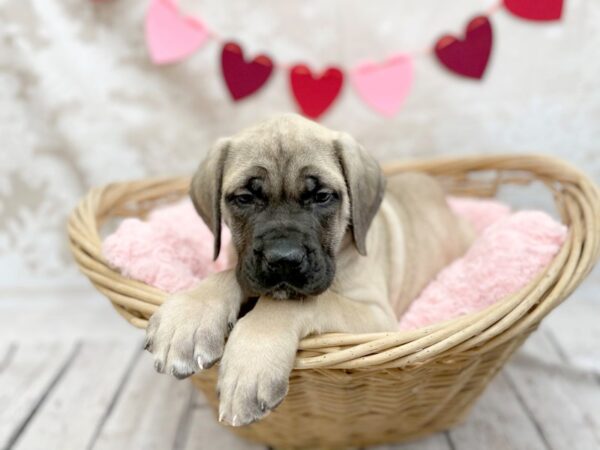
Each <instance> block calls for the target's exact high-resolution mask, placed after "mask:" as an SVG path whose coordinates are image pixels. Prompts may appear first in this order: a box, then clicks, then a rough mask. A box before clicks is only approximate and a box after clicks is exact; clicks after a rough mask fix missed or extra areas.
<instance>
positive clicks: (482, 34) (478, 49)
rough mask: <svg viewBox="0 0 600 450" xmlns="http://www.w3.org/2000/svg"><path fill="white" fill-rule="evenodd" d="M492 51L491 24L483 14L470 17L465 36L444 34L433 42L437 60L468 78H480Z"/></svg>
mask: <svg viewBox="0 0 600 450" xmlns="http://www.w3.org/2000/svg"><path fill="white" fill-rule="evenodd" d="M491 51H492V24H491V23H490V21H489V20H488V18H487V17H485V16H479V17H475V18H474V19H472V20H471V21H470V22H469V24H468V25H467V29H466V33H465V38H464V40H460V39H458V38H456V37H454V36H451V35H446V36H443V37H442V38H440V39H439V40H438V41H437V43H436V44H435V54H436V56H437V58H438V60H439V61H440V62H441V63H442V64H443V65H444V66H446V67H447V68H448V69H450V70H451V71H452V72H454V73H457V74H458V75H462V76H465V77H469V78H477V79H479V78H481V77H483V73H484V72H485V68H486V66H487V63H488V60H489V57H490V53H491Z"/></svg>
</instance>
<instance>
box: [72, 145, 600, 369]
mask: <svg viewBox="0 0 600 450" xmlns="http://www.w3.org/2000/svg"><path fill="white" fill-rule="evenodd" d="M382 166H383V169H384V172H385V173H386V174H388V175H391V174H394V173H398V172H402V171H424V172H427V173H429V174H431V175H434V176H450V177H458V178H461V177H463V176H465V174H469V173H472V172H481V171H495V172H496V174H497V176H496V179H495V181H494V182H493V183H492V188H493V191H495V190H496V189H497V188H498V187H499V186H500V185H503V184H508V183H513V184H528V183H530V182H532V181H534V180H538V181H541V182H542V183H543V184H544V185H545V186H546V188H548V189H549V190H550V191H551V192H552V194H553V196H554V199H555V205H556V207H557V209H558V211H559V213H560V214H561V218H562V221H563V223H565V224H566V225H567V226H568V229H569V231H568V235H567V239H566V241H565V243H564V244H563V246H562V247H561V249H560V251H559V252H558V254H557V255H556V256H555V257H554V258H553V260H552V262H551V263H550V265H549V266H548V267H546V268H545V269H544V270H543V271H542V272H541V273H540V274H539V275H538V276H537V277H536V278H535V279H534V280H533V281H532V282H530V283H529V284H528V285H527V286H525V287H524V288H522V289H521V290H519V291H518V292H514V293H512V294H510V295H508V296H506V297H505V298H503V299H500V300H498V301H496V302H495V303H494V304H493V305H491V306H489V307H487V308H485V309H483V310H481V311H478V312H475V313H471V314H468V315H464V316H461V317H458V318H454V319H451V320H448V321H445V322H440V323H436V324H433V325H429V326H425V327H421V328H418V329H416V330H409V331H391V332H379V333H361V334H358V333H357V334H351V333H327V334H323V335H318V336H311V337H307V338H305V339H303V340H302V341H301V342H300V345H299V353H298V355H297V358H296V363H295V368H296V369H317V368H327V369H386V368H394V367H410V366H413V365H418V364H422V363H424V362H426V361H429V360H431V359H432V358H435V357H437V356H438V355H441V354H444V355H446V356H448V357H450V355H451V354H458V353H461V352H466V351H485V350H487V349H489V348H493V347H496V346H498V345H501V344H503V343H505V342H506V341H507V340H511V339H514V338H516V337H518V336H519V335H521V334H523V333H528V332H530V331H531V329H533V328H535V327H537V325H538V324H539V322H540V321H541V319H542V318H543V317H544V316H545V315H547V314H548V313H549V312H550V311H551V310H552V309H553V308H554V307H556V306H557V305H558V304H560V303H561V302H562V301H563V300H564V299H565V298H566V297H567V296H568V295H569V294H570V293H571V292H572V290H573V289H574V288H575V287H576V286H577V285H578V284H579V282H580V281H581V280H582V279H583V278H584V277H585V275H587V273H588V272H589V271H590V270H591V269H592V267H593V265H594V263H595V262H596V260H597V259H598V256H599V254H600V191H599V190H598V188H597V186H596V185H595V183H594V182H593V181H592V180H591V179H590V178H589V177H587V176H586V175H585V174H584V173H583V172H581V171H580V170H579V169H577V168H575V167H573V166H571V165H570V164H568V163H566V162H563V161H561V160H559V159H557V158H554V157H549V156H546V155H540V154H520V155H516V154H502V155H485V156H478V155H472V156H456V157H437V158H430V159H411V160H403V161H399V162H393V163H387V164H383V165H382ZM507 174H508V175H509V176H506V175H507ZM189 180H190V178H189V177H181V176H180V177H159V178H150V179H144V180H134V181H124V182H115V183H110V184H108V185H106V186H103V187H100V188H93V189H91V190H90V191H89V192H88V194H87V195H86V196H85V197H84V198H83V199H82V200H81V201H80V203H79V204H78V205H77V207H76V208H75V209H74V211H73V212H72V213H71V215H70V217H69V220H68V226H67V229H68V236H69V246H70V249H71V251H72V253H73V256H74V258H75V261H76V262H77V264H78V266H79V268H80V270H81V271H82V272H83V273H84V274H85V275H86V276H87V277H88V278H89V279H90V281H91V282H92V284H93V285H94V286H95V287H96V288H97V289H98V290H99V291H100V292H101V293H103V294H104V295H105V296H107V297H108V298H109V300H110V301H111V303H112V304H113V306H114V307H115V309H116V310H117V312H119V313H120V314H121V315H122V316H123V317H124V318H125V319H126V320H128V321H129V322H130V323H131V324H132V325H134V326H136V327H138V328H145V325H146V323H147V319H148V318H149V317H150V315H152V313H153V312H154V311H155V310H156V309H157V308H158V306H159V305H160V304H161V303H162V302H163V301H164V299H165V298H166V297H167V294H166V293H164V292H161V291H160V290H158V289H157V288H154V287H152V286H149V285H147V284H145V283H143V282H140V281H136V280H132V279H129V278H126V277H124V276H123V275H121V274H120V273H119V272H118V271H116V270H114V269H112V268H111V267H110V266H109V265H108V263H107V262H106V260H105V259H104V257H103V255H102V249H101V247H102V241H101V238H100V227H101V226H102V224H103V222H104V221H105V220H106V219H107V218H110V217H125V216H126V215H127V212H128V210H127V209H126V204H127V203H134V204H136V205H138V206H140V205H142V204H144V202H148V203H149V204H151V203H152V202H153V201H156V200H158V199H164V198H165V197H167V196H168V197H173V198H175V197H177V196H179V197H181V196H183V195H185V194H186V193H187V189H188V185H189ZM465 184H466V185H468V180H465ZM492 193H493V192H492ZM143 209H144V208H143V207H142V210H143ZM146 209H147V208H146Z"/></svg>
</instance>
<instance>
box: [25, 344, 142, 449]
mask: <svg viewBox="0 0 600 450" xmlns="http://www.w3.org/2000/svg"><path fill="white" fill-rule="evenodd" d="M140 347H141V341H138V340H135V341H125V342H123V341H116V342H98V343H97V342H93V343H92V342H84V343H83V344H82V345H81V348H80V350H79V352H78V353H77V355H76V357H75V359H74V360H73V362H72V364H71V365H70V366H69V368H68V370H67V371H66V372H65V374H64V375H63V376H62V377H61V379H60V380H59V382H58V383H57V385H56V386H55V388H54V389H53V391H52V392H50V394H49V395H48V398H47V399H46V400H45V401H44V402H43V403H42V405H41V406H40V408H39V409H38V411H37V413H36V415H35V416H34V417H33V418H32V420H31V422H30V423H29V425H28V426H27V428H26V429H25V430H24V432H23V434H22V435H21V436H20V437H19V439H18V440H17V442H16V445H15V449H22V450H29V449H37V448H43V449H44V450H64V449H83V448H87V447H88V445H89V444H90V443H91V440H92V439H93V437H94V435H95V434H96V428H97V426H98V424H99V423H101V421H102V420H103V417H104V415H105V414H106V412H107V410H108V409H109V408H110V406H111V404H112V402H113V401H114V396H115V394H116V393H117V392H118V389H119V387H120V386H121V385H122V383H123V382H124V377H125V376H126V375H127V374H128V373H129V371H130V370H131V367H132V363H133V362H134V360H135V359H134V358H136V357H137V356H138V355H139V353H140V351H141V350H140Z"/></svg>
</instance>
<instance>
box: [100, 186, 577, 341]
mask: <svg viewBox="0 0 600 450" xmlns="http://www.w3.org/2000/svg"><path fill="white" fill-rule="evenodd" d="M448 201H449V203H450V206H451V207H452V209H453V210H454V211H455V212H456V213H457V214H460V215H462V216H463V217H465V218H466V219H467V220H469V221H470V222H471V223H472V224H473V226H474V227H475V229H476V231H477V233H478V237H477V239H476V240H475V242H474V243H473V245H472V246H471V248H470V249H469V250H468V252H467V253H466V254H465V255H464V256H463V257H462V258H460V259H458V260H456V261H454V262H453V263H452V264H451V265H450V266H448V267H446V268H445V269H444V270H442V271H441V272H440V273H439V274H438V276H437V277H436V279H435V280H433V281H431V283H429V285H428V286H427V287H426V288H425V289H424V290H423V292H421V294H420V295H419V297H418V298H417V299H415V300H414V301H413V302H412V304H411V306H410V307H409V309H408V311H407V312H406V313H405V314H404V315H403V316H402V317H401V318H400V322H399V327H400V329H403V330H408V329H414V328H418V327H421V326H425V325H429V324H432V323H436V322H440V321H443V320H448V319H452V318H455V317H458V316H460V315H463V314H468V313H471V312H475V311H479V310H481V309H483V308H485V307H487V306H489V305H491V304H493V303H494V302H496V301H498V300H499V299H501V298H503V297H504V296H506V295H508V294H510V293H512V292H515V291H516V290H518V289H520V288H522V287H523V286H525V285H526V284H527V283H528V282H529V281H530V280H532V279H533V278H534V277H535V276H536V275H537V274H538V273H539V272H540V271H541V270H542V269H543V268H544V267H546V266H547V265H548V264H549V262H550V261H551V259H552V257H553V256H554V255H555V254H556V253H557V252H558V250H559V248H560V246H561V245H562V243H563V242H564V240H565V237H566V233H567V229H566V227H565V226H564V225H562V224H560V223H558V222H557V221H555V220H554V219H552V218H551V217H550V216H549V215H547V214H546V213H543V212H540V211H519V212H514V213H513V212H511V211H510V208H509V207H508V206H506V205H504V204H502V203H500V202H497V201H493V200H476V199H468V198H449V200H448ZM230 241H231V236H230V235H229V231H228V230H226V229H225V230H224V232H223V237H222V242H223V245H229V244H230ZM212 245H213V238H212V234H211V232H210V231H209V230H208V228H207V227H206V226H205V225H204V222H202V220H201V219H200V218H199V217H198V215H197V214H196V212H195V211H194V208H193V206H192V204H191V202H190V201H189V200H183V201H181V202H179V203H176V204H173V205H170V206H166V207H162V208H158V209H156V210H154V211H153V212H152V213H150V215H149V217H148V219H147V220H146V221H141V220H139V219H125V220H124V221H123V222H121V224H120V225H119V227H118V229H117V230H116V231H115V232H114V233H113V234H111V235H110V236H108V237H107V238H106V239H105V240H104V243H103V247H102V250H103V253H104V256H105V257H106V259H107V261H108V262H109V264H110V265H111V266H113V267H115V268H116V269H118V270H120V271H121V273H122V274H123V275H124V276H127V277H130V278H134V279H136V280H139V281H143V282H144V283H147V284H150V285H152V286H155V287H157V288H158V289H161V290H163V291H166V292H170V293H173V292H177V291H182V290H186V289H190V288H192V287H193V286H195V285H196V284H197V283H198V282H199V281H200V280H202V279H203V278H204V277H206V276H207V275H209V274H210V273H213V272H217V271H219V270H223V269H225V268H227V267H229V265H230V264H229V261H228V260H227V252H221V256H219V258H218V259H217V261H214V262H213V261H212V260H211V259H212V258H211V255H212Z"/></svg>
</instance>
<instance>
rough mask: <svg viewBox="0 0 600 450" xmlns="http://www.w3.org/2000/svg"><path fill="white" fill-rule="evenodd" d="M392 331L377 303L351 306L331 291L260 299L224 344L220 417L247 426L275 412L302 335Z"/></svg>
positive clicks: (392, 324)
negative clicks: (305, 296) (295, 296)
mask: <svg viewBox="0 0 600 450" xmlns="http://www.w3.org/2000/svg"><path fill="white" fill-rule="evenodd" d="M396 328H397V322H396V319H395V318H394V317H392V316H391V315H390V314H389V312H387V311H384V310H383V308H382V307H381V306H380V305H378V304H377V303H376V302H373V303H362V302H356V301H352V300H348V299H346V298H344V297H341V296H340V295H338V294H335V293H334V292H331V291H327V292H325V293H323V294H322V295H320V296H317V297H312V298H308V299H305V300H303V301H298V300H273V299H271V298H267V297H261V298H260V299H259V300H258V303H257V304H256V306H255V307H254V309H253V310H252V311H251V312H250V313H248V314H247V315H246V316H244V317H243V318H242V319H241V320H240V321H239V322H238V323H237V325H236V326H235V328H234V329H233V332H232V333H231V336H230V337H229V340H228V341H227V345H226V347H225V352H224V354H223V358H222V359H221V365H220V371H219V383H218V385H219V386H218V388H219V393H220V407H219V419H220V420H225V421H226V422H228V423H230V424H232V425H234V426H241V425H247V424H249V423H252V422H254V421H256V420H258V419H260V418H262V417H263V416H265V415H266V414H267V413H268V412H269V411H271V410H272V409H274V408H275V407H276V406H277V405H278V404H279V403H280V402H281V401H282V400H283V398H284V397H285V395H286V393H287V390H288V379H289V376H290V372H291V370H292V368H293V364H294V359H295V356H296V351H297V348H298V342H299V340H300V339H302V338H303V337H305V336H307V335H309V334H312V333H323V332H330V331H344V332H349V333H360V332H373V331H386V330H394V329H396Z"/></svg>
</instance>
